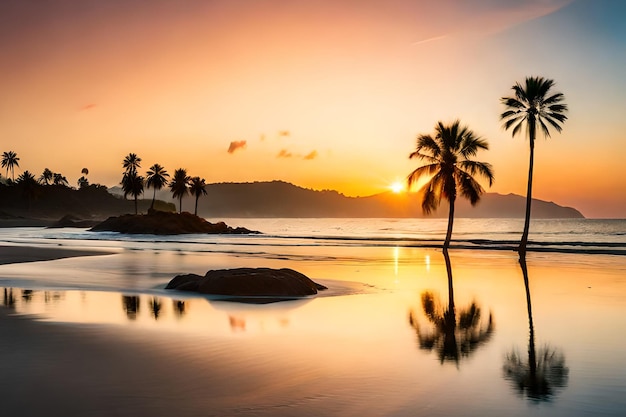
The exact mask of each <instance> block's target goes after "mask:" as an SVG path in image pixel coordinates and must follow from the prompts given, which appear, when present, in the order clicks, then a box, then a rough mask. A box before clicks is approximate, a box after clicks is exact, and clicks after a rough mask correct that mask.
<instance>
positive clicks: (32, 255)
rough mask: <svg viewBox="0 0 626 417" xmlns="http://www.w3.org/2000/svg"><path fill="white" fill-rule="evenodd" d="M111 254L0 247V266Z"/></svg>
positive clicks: (25, 247)
mask: <svg viewBox="0 0 626 417" xmlns="http://www.w3.org/2000/svg"><path fill="white" fill-rule="evenodd" d="M111 253H115V252H105V251H97V250H77V249H66V248H45V247H34V246H0V265H6V264H15V263H22V262H40V261H52V260H55V259H64V258H75V257H79V256H96V255H109V254H111Z"/></svg>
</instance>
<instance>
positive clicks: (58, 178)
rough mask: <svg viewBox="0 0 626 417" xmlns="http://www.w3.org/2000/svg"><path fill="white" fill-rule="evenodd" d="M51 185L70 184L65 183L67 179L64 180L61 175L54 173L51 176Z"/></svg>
mask: <svg viewBox="0 0 626 417" xmlns="http://www.w3.org/2000/svg"><path fill="white" fill-rule="evenodd" d="M52 184H54V185H63V186H68V185H69V184H70V183H69V182H67V178H65V176H64V175H63V174H58V173H56V172H55V173H53V174H52Z"/></svg>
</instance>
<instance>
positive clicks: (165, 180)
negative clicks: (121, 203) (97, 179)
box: [120, 153, 207, 216]
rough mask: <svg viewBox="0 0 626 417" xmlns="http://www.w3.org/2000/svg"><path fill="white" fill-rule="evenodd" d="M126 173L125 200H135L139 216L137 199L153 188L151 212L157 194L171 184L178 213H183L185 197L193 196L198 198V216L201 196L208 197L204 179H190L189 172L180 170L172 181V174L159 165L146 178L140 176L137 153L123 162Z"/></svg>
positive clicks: (123, 184) (139, 162)
mask: <svg viewBox="0 0 626 417" xmlns="http://www.w3.org/2000/svg"><path fill="white" fill-rule="evenodd" d="M122 166H123V168H124V173H123V174H122V181H121V183H120V184H121V185H122V191H123V192H124V198H126V197H128V196H129V195H130V196H132V197H133V198H134V200H135V214H137V198H138V197H139V196H140V195H141V194H143V192H144V186H145V188H152V189H153V190H154V192H153V194H152V203H151V204H150V210H153V209H154V201H155V199H156V192H157V191H158V190H160V189H162V188H163V187H165V186H167V185H168V184H169V188H170V191H171V192H172V197H174V198H175V199H178V211H179V213H182V210H183V197H184V196H186V195H187V194H191V195H192V196H194V197H195V198H196V204H195V209H194V214H195V215H196V216H197V215H198V200H199V199H200V197H201V196H203V195H206V194H207V191H206V186H207V184H206V182H205V179H204V178H200V177H197V176H196V177H190V176H189V175H187V170H186V169H184V168H178V169H176V170H175V171H174V176H173V177H172V179H171V180H170V179H169V178H170V174H169V173H168V172H167V171H166V170H165V168H163V167H162V166H161V165H159V164H154V165H152V166H151V167H150V168H149V170H148V171H147V172H146V176H145V178H144V177H143V176H142V175H139V173H138V170H139V168H141V158H140V157H138V156H137V154H135V153H129V154H128V155H126V157H125V158H124V161H123V162H122Z"/></svg>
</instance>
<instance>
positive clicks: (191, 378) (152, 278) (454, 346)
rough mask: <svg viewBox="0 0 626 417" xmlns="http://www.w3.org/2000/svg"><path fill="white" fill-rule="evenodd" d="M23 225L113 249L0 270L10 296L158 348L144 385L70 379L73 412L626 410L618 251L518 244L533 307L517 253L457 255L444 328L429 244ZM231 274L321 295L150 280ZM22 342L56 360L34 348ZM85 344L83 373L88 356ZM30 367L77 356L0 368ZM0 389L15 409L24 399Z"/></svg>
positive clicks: (622, 276) (109, 338)
mask: <svg viewBox="0 0 626 417" xmlns="http://www.w3.org/2000/svg"><path fill="white" fill-rule="evenodd" d="M244 226H246V227H248V226H247V225H244ZM360 227H362V225H361V226H360ZM326 231H327V230H326ZM22 233H23V234H22V235H21V236H12V237H11V239H13V241H14V242H15V241H19V242H21V243H24V244H33V243H36V244H41V245H48V244H50V242H51V241H54V242H55V244H62V245H63V246H65V247H81V248H83V249H84V248H86V247H88V246H91V247H96V248H103V247H104V248H106V247H108V248H113V249H115V251H116V253H115V254H112V255H105V256H91V257H86V258H72V259H60V260H55V261H47V262H35V263H29V264H12V265H0V286H1V287H3V288H2V289H0V297H2V301H3V303H4V304H5V306H7V307H8V308H10V309H11V311H12V312H14V314H18V315H20V316H25V317H33V318H34V319H36V320H38V321H44V322H45V323H44V324H45V325H46V326H48V327H47V328H50V326H59V325H63V326H67V325H68V324H71V325H72V326H73V327H72V328H75V329H77V331H78V332H79V334H86V335H89V338H90V339H92V340H93V341H98V343H101V344H102V346H107V343H115V344H117V345H121V346H127V347H128V349H131V350H132V351H137V352H143V353H142V356H146V357H152V356H151V355H153V356H154V358H155V359H154V364H158V366H160V367H159V368H158V369H159V370H158V375H159V377H158V378H154V375H152V376H148V375H149V372H148V373H146V371H145V369H144V368H140V367H139V365H137V369H136V372H132V376H128V377H127V378H132V381H133V388H132V389H133V392H134V391H135V390H136V391H137V392H136V393H135V394H133V395H125V394H120V393H119V392H118V391H117V390H118V389H119V383H113V382H106V381H109V379H107V378H105V377H102V378H101V379H98V380H95V381H94V380H93V379H89V378H88V379H86V380H84V381H83V383H82V384H81V385H80V386H79V387H77V388H76V389H79V390H85V391H86V394H87V395H88V396H89V398H92V399H93V402H91V403H86V404H85V405H84V408H81V409H79V410H78V411H80V412H82V413H91V414H94V410H93V409H92V407H95V405H94V404H97V405H98V407H104V408H105V409H109V411H111V410H113V409H119V408H120V407H123V408H124V410H126V411H132V412H133V414H135V415H147V414H148V413H149V411H150V410H152V409H153V407H155V404H158V405H159V407H170V408H173V409H176V410H178V411H177V415H197V414H198V410H203V413H202V414H203V415H268V416H275V415H316V416H318V415H341V416H345V415H360V416H380V415H386V416H405V415H406V416H408V415H412V416H415V415H424V416H433V415H434V416H449V415H455V414H456V415H488V416H502V415H507V416H517V415H519V416H525V415H549V416H553V415H562V416H584V415H606V416H618V415H620V416H621V415H622V414H623V410H624V409H625V407H626V374H624V372H623V370H624V369H626V353H625V352H624V350H623V334H624V332H625V331H626V314H625V313H626V273H625V272H626V257H623V256H614V255H613V256H611V255H589V254H571V253H551V254H547V253H534V254H530V255H529V257H528V262H527V278H528V282H529V291H530V299H531V306H532V314H531V315H530V317H529V314H528V304H527V293H526V287H525V285H524V273H523V269H522V268H521V266H520V265H519V264H518V262H517V257H516V255H515V254H514V253H512V252H505V251H482V250H480V251H479V250H456V251H454V250H453V251H451V256H450V270H449V272H450V273H451V275H452V290H453V298H452V301H453V302H454V305H455V309H454V320H451V319H450V317H451V316H450V315H449V312H450V310H449V309H447V306H448V305H449V303H450V297H449V295H450V294H449V285H448V284H449V281H448V278H449V276H448V269H447V267H446V262H445V258H444V256H443V255H442V254H441V252H440V250H438V249H431V248H427V247H426V248H424V247H412V246H410V245H405V246H403V245H379V244H373V245H372V244H368V245H362V244H361V245H345V244H343V242H340V244H337V245H335V244H332V241H331V243H328V242H324V243H323V244H316V243H311V242H310V239H308V238H307V239H304V240H303V241H304V244H302V245H300V244H297V245H294V244H292V243H290V242H292V240H291V239H280V238H276V237H272V238H268V237H262V238H260V239H262V240H257V239H258V238H256V237H253V238H252V239H248V238H249V237H219V238H215V239H218V240H216V241H215V242H213V243H211V242H204V243H205V244H201V243H200V242H198V239H196V238H194V237H184V238H180V241H175V242H172V241H171V239H170V241H167V242H155V241H151V240H150V239H136V238H135V239H132V238H131V239H125V240H123V241H120V240H119V239H118V240H98V241H93V240H90V241H86V240H83V239H79V238H77V237H76V236H73V237H72V235H75V234H80V233H84V232H81V231H72V230H61V231H56V232H54V233H57V235H55V237H52V238H51V237H50V236H49V235H48V236H47V237H44V238H43V239H41V240H37V239H39V238H37V236H36V231H34V230H33V231H23V232H22ZM40 233H41V235H43V236H45V235H46V233H48V232H47V231H45V232H41V231H40ZM59 233H60V234H61V235H58V234H59ZM63 234H65V235H66V237H67V236H70V238H68V239H65V240H64V239H63V238H62V237H61V236H62V235H63ZM5 238H6V235H5ZM207 239H208V240H210V238H207ZM34 240H35V241H34ZM174 240H175V239H174ZM7 241H8V239H7ZM19 242H18V243H19ZM235 266H269V267H291V268H294V269H297V270H299V271H301V272H303V273H305V274H307V275H309V276H310V277H311V278H313V279H314V280H316V281H319V282H321V283H323V284H325V285H327V286H329V287H330V291H329V292H328V293H326V294H324V293H322V294H320V296H318V297H313V298H311V299H305V300H301V301H291V302H281V303H274V304H268V305H248V304H241V303H232V302H224V301H219V300H216V299H211V298H209V297H198V296H190V295H188V294H178V293H171V292H168V291H165V290H163V289H162V288H163V286H164V285H165V283H166V282H168V281H169V279H170V278H171V277H172V276H173V275H176V274H179V273H187V272H194V273H204V272H205V271H206V270H207V269H210V268H228V267H235ZM428 294H431V295H428ZM431 300H432V304H430V303H429V302H430V301H431ZM430 305H432V306H433V307H432V308H430V309H429V308H426V309H425V306H426V307H428V306H430ZM472 307H473V308H472ZM446 311H448V315H446ZM472 312H473V314H471V313H472ZM477 312H479V313H480V314H477ZM490 317H491V321H490V320H489V318H490ZM529 318H531V319H532V324H533V326H532V330H533V336H534V339H530V336H531V335H530V332H529V331H530V326H529V324H530V323H529ZM446 320H447V322H446ZM452 322H453V323H455V327H454V328H452V330H451V326H450V325H449V323H452ZM446 323H448V325H446ZM490 323H491V324H490ZM52 328H54V327H52ZM531 341H532V342H534V343H533V344H534V349H529V343H530V342H531ZM94 343H96V342H94ZM98 346H99V345H98ZM92 348H93V347H92ZM32 349H37V348H36V347H35V346H33V347H32ZM529 350H534V352H535V361H536V363H537V367H536V368H537V369H535V370H534V371H532V370H531V368H535V367H532V366H531V365H530V363H535V361H532V360H531V361H529ZM104 351H105V352H104V353H103V355H104V356H103V357H104V358H106V357H107V356H106V355H107V353H106V349H104ZM34 352H36V354H37V355H42V356H45V355H48V354H50V355H51V353H46V347H45V346H44V347H42V349H41V350H35V351H34ZM83 352H84V353H83V354H84V355H87V356H88V357H87V358H81V359H80V361H82V362H84V363H83V365H81V366H95V365H94V364H92V361H98V360H100V359H98V358H92V357H91V356H89V355H90V353H89V352H90V350H84V351H83ZM542 354H543V355H542ZM79 358H80V355H79ZM516 358H519V362H517V361H515V359H516ZM542 358H547V359H548V360H546V361H545V362H541V359H542ZM77 360H78V359H77ZM529 362H530V363H529ZM29 363H30V364H31V365H29ZM38 363H45V364H46V368H45V369H47V372H51V373H59V374H63V373H64V372H65V371H66V370H67V369H68V368H71V367H72V366H74V365H73V361H72V362H71V363H68V362H63V361H58V360H54V357H52V358H51V359H50V360H49V361H48V360H46V361H44V360H43V359H41V360H39V361H37V360H34V361H31V362H21V363H20V365H19V366H17V367H16V366H14V365H13V366H8V365H10V364H7V363H5V364H4V365H5V366H3V373H4V374H5V376H7V375H8V376H10V378H9V379H10V380H12V381H16V383H18V382H19V383H25V384H28V383H29V381H31V382H32V380H34V379H36V378H40V377H41V372H42V368H41V367H40V365H37V364H38ZM51 364H54V365H51ZM85 364H87V365H85ZM542 364H545V365H546V366H544V367H542ZM155 366H156V365H155ZM81 369H82V368H81ZM112 369H113V370H115V373H114V374H113V375H117V374H119V373H120V372H121V371H120V370H119V369H118V368H115V367H114V366H113V367H112ZM131 369H134V368H133V366H131ZM149 369H150V368H149ZM100 372H104V373H105V374H106V370H104V371H102V370H101V371H100ZM111 372H113V371H111ZM155 372H156V371H155ZM150 375H151V374H150ZM115 380H116V379H115V378H114V377H113V376H112V377H111V379H110V381H115ZM171 381H176V383H175V384H174V388H173V386H172V383H171ZM198 387H203V388H202V389H201V390H200V392H199V388H198ZM4 388H5V389H6V388H7V387H4ZM172 390H173V391H172ZM6 392H7V391H5V393H6ZM9 392H10V389H9ZM172 392H173V393H172ZM61 393H62V394H63V393H65V391H61ZM5 396H6V398H3V404H5V405H6V406H7V407H8V409H9V410H10V409H11V407H10V406H11V405H12V404H13V405H15V401H19V398H13V397H12V396H9V395H8V394H5ZM60 397H61V398H57V399H56V400H54V401H61V400H62V397H63V395H60ZM105 400H106V401H105ZM21 406H22V407H24V404H21ZM16 407H17V406H16ZM33 407H34V405H33ZM59 407H60V408H59V409H63V407H62V406H61V405H59ZM76 407H78V406H76ZM160 409H161V408H160ZM26 410H28V406H26ZM99 410H100V409H99ZM100 411H102V410H100ZM35 414H36V413H35ZM95 414H96V415H100V414H97V413H95ZM102 415H105V414H102Z"/></svg>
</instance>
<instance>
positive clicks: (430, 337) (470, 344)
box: [409, 250, 494, 364]
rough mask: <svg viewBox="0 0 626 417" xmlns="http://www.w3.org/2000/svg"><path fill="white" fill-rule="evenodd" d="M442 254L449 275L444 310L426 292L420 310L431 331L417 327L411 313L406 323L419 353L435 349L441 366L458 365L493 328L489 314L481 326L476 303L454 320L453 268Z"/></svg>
mask: <svg viewBox="0 0 626 417" xmlns="http://www.w3.org/2000/svg"><path fill="white" fill-rule="evenodd" d="M443 254H444V259H445V262H446V271H447V273H448V305H447V307H445V308H443V307H442V306H441V303H439V302H437V301H436V300H435V297H434V294H433V293H432V292H430V291H426V292H424V293H422V309H423V310H424V314H425V315H426V318H427V319H428V321H429V322H430V323H431V324H432V329H425V328H424V327H423V326H420V325H419V321H418V319H417V314H415V313H414V312H413V311H410V312H409V323H410V324H411V326H412V327H413V328H414V329H415V332H416V333H417V339H418V342H419V345H420V348H421V349H426V350H433V349H435V350H436V351H437V354H438V356H439V360H440V361H441V363H444V362H445V361H450V362H454V363H456V364H458V363H459V360H460V359H461V358H462V357H467V356H469V355H470V354H471V353H472V352H473V351H474V350H476V349H477V348H478V347H479V346H482V345H483V344H485V343H486V342H487V341H489V340H490V339H491V335H492V334H493V329H494V325H493V319H492V315H491V313H490V314H489V318H488V320H487V323H486V324H485V323H482V317H481V310H480V308H479V307H478V305H477V304H476V302H472V303H471V304H470V305H469V306H468V307H467V308H464V309H462V310H461V311H460V312H459V314H458V317H457V312H456V307H455V304H454V285H453V281H452V266H451V264H450V257H449V256H448V251H447V250H444V251H443ZM429 330H430V331H429Z"/></svg>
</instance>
